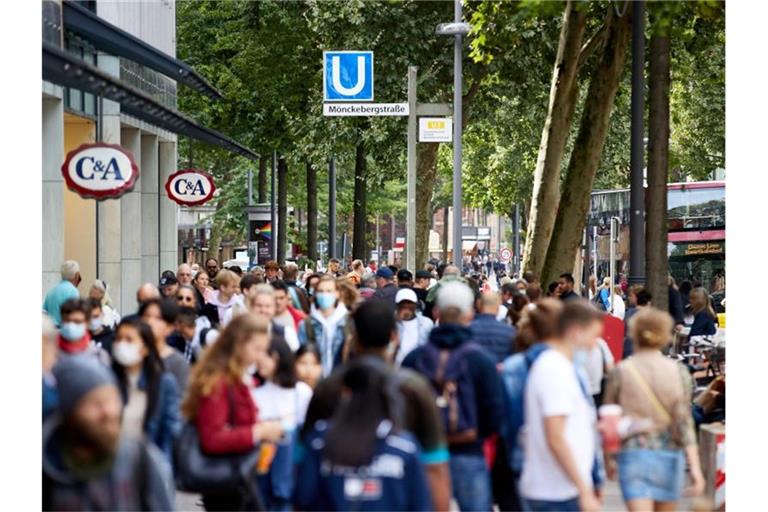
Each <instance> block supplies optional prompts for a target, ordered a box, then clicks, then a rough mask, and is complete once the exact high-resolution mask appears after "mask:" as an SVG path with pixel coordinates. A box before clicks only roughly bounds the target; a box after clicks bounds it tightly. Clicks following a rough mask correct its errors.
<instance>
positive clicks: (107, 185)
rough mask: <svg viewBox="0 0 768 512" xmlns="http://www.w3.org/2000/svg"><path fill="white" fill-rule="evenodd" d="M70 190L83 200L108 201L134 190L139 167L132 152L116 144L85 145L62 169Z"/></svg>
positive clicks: (76, 151) (75, 152)
mask: <svg viewBox="0 0 768 512" xmlns="http://www.w3.org/2000/svg"><path fill="white" fill-rule="evenodd" d="M61 173H62V175H63V176H64V181H65V182H66V183H67V187H68V188H69V189H70V190H72V191H73V192H77V193H78V194H79V195H80V196H82V197H87V198H94V199H108V198H113V197H120V196H121V195H123V194H124V193H125V192H128V191H129V190H131V189H133V186H134V185H135V184H136V180H137V179H138V178H139V167H138V166H137V165H136V162H135V161H134V159H133V155H132V154H131V152H130V151H128V150H127V149H125V148H124V147H122V146H118V145H116V144H105V143H103V142H97V143H94V144H83V145H82V146H80V147H78V148H77V149H75V150H73V151H70V152H69V153H67V158H66V159H65V160H64V164H63V165H62V166H61Z"/></svg>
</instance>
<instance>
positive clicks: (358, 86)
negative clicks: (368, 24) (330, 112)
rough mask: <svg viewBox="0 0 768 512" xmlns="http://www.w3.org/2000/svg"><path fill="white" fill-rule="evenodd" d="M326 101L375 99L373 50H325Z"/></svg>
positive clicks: (324, 78)
mask: <svg viewBox="0 0 768 512" xmlns="http://www.w3.org/2000/svg"><path fill="white" fill-rule="evenodd" d="M323 100H324V101H373V52H371V51H361V52H356V51H328V52H323Z"/></svg>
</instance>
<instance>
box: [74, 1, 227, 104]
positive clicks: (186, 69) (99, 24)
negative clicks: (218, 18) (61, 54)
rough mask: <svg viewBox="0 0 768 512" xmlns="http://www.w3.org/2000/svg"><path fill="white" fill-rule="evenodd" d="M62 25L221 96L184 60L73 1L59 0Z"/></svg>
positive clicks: (101, 47)
mask: <svg viewBox="0 0 768 512" xmlns="http://www.w3.org/2000/svg"><path fill="white" fill-rule="evenodd" d="M62 4H63V6H64V9H63V17H64V28H65V29H67V30H71V31H72V32H74V33H76V34H78V35H79V36H81V37H83V38H84V39H86V40H88V41H89V42H90V43H91V44H93V46H95V47H96V48H98V49H99V50H103V51H104V52H106V53H111V54H113V55H116V56H119V57H125V58H126V59H130V60H132V61H135V62H137V63H139V64H142V65H144V66H147V67H148V68H151V69H154V70H155V71H159V72H160V73H162V74H164V75H166V76H167V77H169V78H171V79H173V80H176V81H178V82H181V83H183V84H185V85H187V86H189V87H191V88H192V89H195V90H196V91H198V92H200V93H202V94H205V95H207V96H210V97H211V98H214V99H219V98H221V97H222V95H221V93H220V92H219V91H217V90H216V89H215V88H214V87H213V86H212V85H211V84H209V83H208V81H207V80H206V79H205V78H203V77H202V76H201V75H200V74H199V73H198V72H197V71H195V70H194V69H192V67H191V66H190V65H189V64H187V63H186V62H183V61H180V60H178V59H175V58H173V57H171V56H170V55H167V54H166V53H163V52H161V51H160V50H158V49H157V48H155V47H153V46H151V45H149V44H147V43H145V42H144V41H142V40H141V39H139V38H137V37H134V36H132V35H131V34H129V33H128V32H126V31H125V30H123V29H121V28H119V27H116V26H114V25H112V24H111V23H109V22H107V21H105V20H103V19H101V18H99V17H98V16H96V15H95V14H94V13H92V12H91V11H89V10H88V9H86V8H84V7H82V6H80V5H77V4H76V3H75V2H66V1H65V2H62Z"/></svg>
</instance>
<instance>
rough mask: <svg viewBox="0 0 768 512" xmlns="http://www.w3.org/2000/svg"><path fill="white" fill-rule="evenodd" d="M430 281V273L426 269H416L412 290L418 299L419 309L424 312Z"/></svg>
mask: <svg viewBox="0 0 768 512" xmlns="http://www.w3.org/2000/svg"><path fill="white" fill-rule="evenodd" d="M431 281H432V274H431V273H430V272H429V271H428V270H417V271H416V280H415V281H414V283H413V291H414V292H416V297H418V299H419V309H420V310H421V312H422V313H424V312H425V310H426V307H427V295H428V294H429V286H430V284H431Z"/></svg>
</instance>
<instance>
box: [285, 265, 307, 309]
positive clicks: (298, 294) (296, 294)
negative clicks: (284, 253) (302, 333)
mask: <svg viewBox="0 0 768 512" xmlns="http://www.w3.org/2000/svg"><path fill="white" fill-rule="evenodd" d="M298 277H299V266H298V265H296V264H295V263H293V262H290V261H289V262H288V263H286V264H285V267H284V268H283V282H284V283H285V284H286V286H288V295H289V297H290V298H291V302H292V305H293V308H294V309H295V310H298V311H301V312H303V313H305V314H309V300H307V292H306V291H304V289H303V288H302V287H301V286H300V285H299V282H298Z"/></svg>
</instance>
